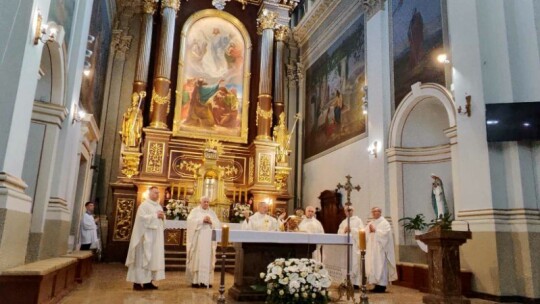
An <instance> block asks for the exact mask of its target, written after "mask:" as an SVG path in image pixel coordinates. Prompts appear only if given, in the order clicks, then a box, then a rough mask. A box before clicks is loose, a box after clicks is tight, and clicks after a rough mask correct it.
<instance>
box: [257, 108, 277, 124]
mask: <svg viewBox="0 0 540 304" xmlns="http://www.w3.org/2000/svg"><path fill="white" fill-rule="evenodd" d="M273 113H274V112H273V111H272V109H270V110H268V111H266V110H263V109H262V108H261V105H260V104H259V103H257V116H256V117H255V125H257V126H258V125H259V116H261V117H262V118H263V119H272V114H273Z"/></svg>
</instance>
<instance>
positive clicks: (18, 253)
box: [0, 0, 50, 270]
mask: <svg viewBox="0 0 540 304" xmlns="http://www.w3.org/2000/svg"><path fill="white" fill-rule="evenodd" d="M49 5H50V0H27V1H7V2H5V3H3V4H2V10H1V11H0V28H2V29H10V30H9V31H8V30H3V31H0V41H2V42H3V43H2V44H1V45H0V91H1V92H2V102H0V130H2V132H1V133H0V147H2V149H0V172H1V173H0V256H1V257H2V258H1V259H0V270H1V269H5V268H9V267H13V266H16V265H20V264H23V263H24V259H25V252H26V246H27V241H28V234H27V233H25V232H24V231H28V229H29V227H30V212H31V204H32V201H31V198H30V197H29V196H28V195H26V194H25V193H24V190H25V188H26V184H25V182H24V181H23V180H22V179H21V176H22V170H23V164H24V156H25V152H26V146H27V138H28V132H29V129H30V119H31V116H32V105H33V102H34V92H35V91H36V87H37V80H38V79H37V75H38V70H39V64H40V61H41V52H42V48H43V44H42V43H41V42H40V43H38V45H34V43H33V37H34V34H33V33H34V32H35V28H36V21H35V20H36V17H37V13H38V10H39V11H40V13H41V15H42V16H43V22H45V23H46V22H47V15H48V12H49ZM21 231H23V232H22V233H21Z"/></svg>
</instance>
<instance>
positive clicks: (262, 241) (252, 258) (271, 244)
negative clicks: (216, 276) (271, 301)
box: [212, 229, 348, 301]
mask: <svg viewBox="0 0 540 304" xmlns="http://www.w3.org/2000/svg"><path fill="white" fill-rule="evenodd" d="M212 237H213V240H214V241H220V240H221V230H218V229H216V230H214V231H213V236H212ZM229 241H230V242H232V243H234V246H235V250H236V261H235V269H234V285H233V287H231V288H230V289H229V295H230V296H231V297H232V298H234V299H235V300H236V301H264V300H265V299H266V293H265V292H261V291H255V290H253V288H251V286H252V285H263V284H264V282H263V280H262V279H261V278H260V273H261V272H266V266H268V264H270V263H271V262H273V261H274V260H275V259H277V258H311V255H312V253H313V251H314V250H315V249H316V246H317V245H319V244H322V245H325V244H329V245H347V244H348V243H347V236H344V235H337V234H309V233H301V232H258V231H243V230H240V231H238V230H232V231H230V235H229ZM343 247H344V248H346V246H343ZM323 248H324V246H323ZM344 252H346V251H344ZM218 256H219V255H218ZM345 257H346V256H344V257H342V258H341V259H343V260H346V258H345Z"/></svg>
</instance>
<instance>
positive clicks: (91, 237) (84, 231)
mask: <svg viewBox="0 0 540 304" xmlns="http://www.w3.org/2000/svg"><path fill="white" fill-rule="evenodd" d="M84 207H85V208H86V212H85V213H84V214H83V218H82V221H81V250H90V249H94V248H97V249H99V248H98V246H99V240H98V237H97V219H94V216H93V215H92V214H93V213H94V203H92V202H87V203H86V204H84Z"/></svg>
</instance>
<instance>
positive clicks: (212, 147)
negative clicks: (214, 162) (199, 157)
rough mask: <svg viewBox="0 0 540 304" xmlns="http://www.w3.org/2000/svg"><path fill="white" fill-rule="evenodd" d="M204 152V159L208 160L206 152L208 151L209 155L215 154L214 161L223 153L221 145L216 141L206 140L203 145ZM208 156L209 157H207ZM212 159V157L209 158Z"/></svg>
mask: <svg viewBox="0 0 540 304" xmlns="http://www.w3.org/2000/svg"><path fill="white" fill-rule="evenodd" d="M204 151H205V155H204V156H205V158H208V157H207V155H206V152H207V151H208V153H209V154H213V153H216V155H215V159H217V158H218V157H219V155H221V154H222V153H223V144H222V143H220V142H219V140H217V139H207V140H206V142H205V143H204ZM208 156H210V155H208ZM210 158H214V157H210Z"/></svg>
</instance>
